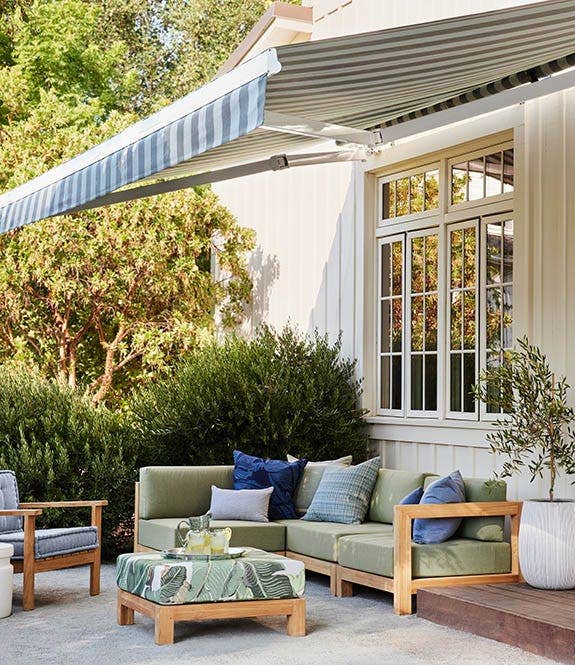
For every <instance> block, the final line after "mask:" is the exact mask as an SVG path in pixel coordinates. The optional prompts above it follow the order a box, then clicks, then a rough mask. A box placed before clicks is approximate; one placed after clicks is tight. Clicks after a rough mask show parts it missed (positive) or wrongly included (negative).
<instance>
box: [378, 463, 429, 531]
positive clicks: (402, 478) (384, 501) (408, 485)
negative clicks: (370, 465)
mask: <svg viewBox="0 0 575 665" xmlns="http://www.w3.org/2000/svg"><path fill="white" fill-rule="evenodd" d="M425 476H426V474H425V473H415V472H413V471H398V470H395V469H380V470H379V474H378V476H377V481H376V483H375V487H374V489H373V493H372V495H371V505H370V508H369V520H370V521H371V522H385V523H386V524H393V508H394V506H395V505H397V504H398V503H399V502H400V501H401V500H402V499H403V498H404V497H406V496H407V495H408V494H409V493H410V492H412V491H413V490H414V489H417V488H418V487H422V486H423V483H424V482H425Z"/></svg>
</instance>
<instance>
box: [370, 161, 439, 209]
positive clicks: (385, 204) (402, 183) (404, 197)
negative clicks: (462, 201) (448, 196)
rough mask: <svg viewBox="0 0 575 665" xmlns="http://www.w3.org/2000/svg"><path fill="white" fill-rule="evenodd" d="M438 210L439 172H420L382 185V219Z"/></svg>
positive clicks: (436, 170)
mask: <svg viewBox="0 0 575 665" xmlns="http://www.w3.org/2000/svg"><path fill="white" fill-rule="evenodd" d="M437 208H439V170H438V169H433V170H431V171H421V172H420V173H415V174H413V175H411V176H409V177H405V178H397V179H395V180H391V181H389V182H386V183H384V184H383V188H382V218H383V219H394V218H395V217H400V216H402V215H414V214H417V213H422V212H425V211H427V210H437Z"/></svg>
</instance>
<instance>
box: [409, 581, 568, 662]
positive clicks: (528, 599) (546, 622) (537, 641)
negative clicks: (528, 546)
mask: <svg viewBox="0 0 575 665" xmlns="http://www.w3.org/2000/svg"><path fill="white" fill-rule="evenodd" d="M417 614H418V616H420V617H421V618H423V619H428V620H429V621H433V622H435V623H439V624H442V625H444V626H450V627H451V628H457V629H459V630H463V631H466V632H468V633H473V634H475V635H481V636H482V637H489V638H491V639H494V640H497V641H499V642H504V643H506V644H510V645H512V646H518V647H520V648H522V649H525V650H526V651H530V652H531V653H535V654H538V655H540V656H546V657H547V658H552V659H554V660H558V661H560V662H563V663H570V664H573V665H575V591H546V590H542V589H534V588H532V587H530V586H528V585H526V584H498V585H482V586H462V587H442V588H428V589H421V590H419V591H418V592H417Z"/></svg>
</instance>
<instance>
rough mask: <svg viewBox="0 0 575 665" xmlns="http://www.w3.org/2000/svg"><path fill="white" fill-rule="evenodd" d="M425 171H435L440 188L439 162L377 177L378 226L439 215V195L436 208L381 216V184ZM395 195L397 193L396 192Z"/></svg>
mask: <svg viewBox="0 0 575 665" xmlns="http://www.w3.org/2000/svg"><path fill="white" fill-rule="evenodd" d="M427 171H437V173H438V181H439V188H440V190H441V162H440V161H439V162H430V163H429V164H424V165H421V166H416V167H413V168H411V169H407V170H405V171H397V172H396V173H392V174H390V175H387V176H384V177H382V178H379V179H378V183H377V197H378V200H377V224H376V226H377V227H378V228H384V229H388V228H390V227H394V226H395V225H397V224H403V223H406V222H413V221H423V220H425V221H428V220H429V218H433V217H439V216H440V215H441V196H440V198H439V202H438V206H437V208H434V209H433V210H425V211H424V212H415V213H411V214H409V215H400V216H398V217H386V218H384V217H383V186H384V185H386V184H387V183H390V182H394V181H396V180H401V179H402V178H409V177H411V176H412V175H419V174H421V173H425V172H427ZM396 196H397V194H396Z"/></svg>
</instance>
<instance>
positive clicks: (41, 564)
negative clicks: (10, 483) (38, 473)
mask: <svg viewBox="0 0 575 665" xmlns="http://www.w3.org/2000/svg"><path fill="white" fill-rule="evenodd" d="M107 505H108V502H107V501H106V500H102V501H42V502H34V503H21V504H20V508H17V509H14V510H0V517H23V518H24V552H23V554H24V556H23V558H22V559H12V562H11V563H12V565H13V567H14V572H15V573H23V574H24V579H23V587H24V589H23V597H22V607H23V609H25V610H33V609H34V576H35V575H36V573H44V572H47V571H49V570H61V569H63V568H74V567H75V566H86V565H89V566H90V595H91V596H97V595H98V594H99V593H100V561H101V546H102V508H103V507H104V506H107ZM43 508H91V512H92V519H91V526H95V527H96V528H97V529H98V547H97V548H96V549H93V550H87V551H84V552H73V553H72V554H63V555H61V556H52V557H46V558H43V559H36V558H35V547H34V546H35V540H36V539H35V535H36V517H38V516H39V515H41V514H42V509H43Z"/></svg>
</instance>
